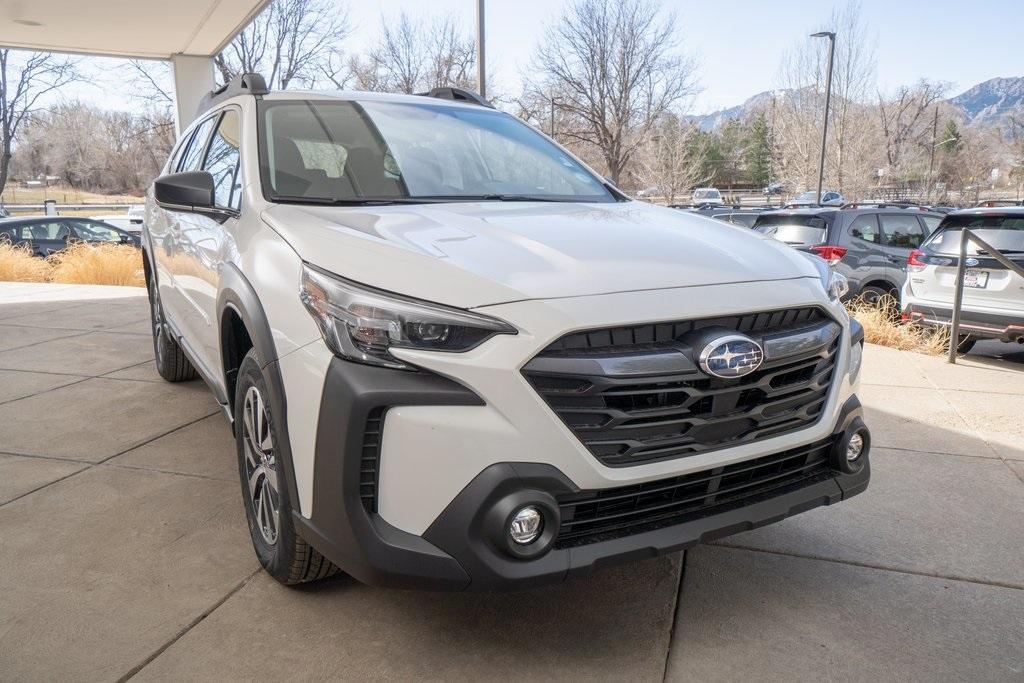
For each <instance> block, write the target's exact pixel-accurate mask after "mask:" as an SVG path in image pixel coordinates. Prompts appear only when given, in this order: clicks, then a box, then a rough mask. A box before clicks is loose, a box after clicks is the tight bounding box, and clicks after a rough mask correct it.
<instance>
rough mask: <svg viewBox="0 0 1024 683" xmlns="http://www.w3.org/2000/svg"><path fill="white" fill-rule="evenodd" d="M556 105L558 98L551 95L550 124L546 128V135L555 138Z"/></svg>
mask: <svg viewBox="0 0 1024 683" xmlns="http://www.w3.org/2000/svg"><path fill="white" fill-rule="evenodd" d="M557 105H558V98H557V97H555V96H554V95H552V96H551V125H550V127H549V128H548V136H549V137H550V138H551V139H552V140H554V139H555V107H556V106H557Z"/></svg>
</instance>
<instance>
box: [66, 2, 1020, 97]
mask: <svg viewBox="0 0 1024 683" xmlns="http://www.w3.org/2000/svg"><path fill="white" fill-rule="evenodd" d="M568 2H569V0H488V1H487V31H488V37H487V41H488V45H487V48H488V49H487V58H488V60H489V62H490V68H489V69H488V71H491V72H493V73H494V74H495V80H496V84H497V85H498V86H499V87H500V88H501V89H502V90H503V91H506V92H510V93H515V92H517V91H518V90H519V86H520V84H521V78H522V74H523V73H525V71H526V68H527V67H528V65H529V61H530V55H531V53H532V51H533V49H534V47H535V46H536V44H537V42H538V40H539V39H540V38H541V36H542V34H543V28H544V26H545V24H546V23H548V22H550V21H553V20H555V19H556V18H557V17H558V16H559V14H560V13H561V12H562V10H563V9H564V7H565V6H566V5H567V4H568ZM348 5H349V7H350V8H351V14H352V18H353V19H354V20H355V22H356V24H357V26H358V29H359V30H357V31H356V32H355V33H354V34H353V37H352V38H350V39H349V41H348V45H347V46H346V49H347V50H348V51H355V52H358V51H362V50H364V49H366V48H367V47H369V45H370V44H371V43H372V42H373V40H374V38H375V36H376V33H377V27H378V26H379V23H380V19H381V17H382V16H384V17H389V16H395V15H396V14H397V13H398V12H399V11H400V10H401V9H402V8H405V9H406V10H407V11H408V12H410V13H411V14H413V15H418V14H440V13H451V14H453V15H455V16H456V17H457V18H458V19H459V20H460V21H461V23H462V25H463V27H464V28H465V29H466V30H467V31H470V30H474V27H475V12H476V1H475V0H416V1H414V0H348ZM861 6H862V16H863V18H864V20H865V22H866V23H867V24H868V25H869V27H870V29H871V30H872V31H873V32H875V33H876V35H877V58H878V79H879V86H880V87H882V88H884V89H887V90H888V89H890V88H894V87H895V86H897V85H900V84H905V83H912V82H913V81H916V80H917V79H919V78H929V79H934V80H942V81H950V82H951V83H952V84H953V87H952V89H951V93H950V94H958V93H959V92H961V91H963V90H965V89H967V88H969V87H970V86H972V85H974V84H975V83H978V82H980V81H984V80H987V79H989V78H992V77H995V76H1022V75H1024V54H1022V53H1021V50H1020V42H1021V38H1020V32H1021V27H1022V26H1024V0H973V1H970V0H969V1H965V0H956V1H955V2H954V1H953V0H862V3H861ZM663 7H664V9H665V10H666V11H668V12H675V15H676V23H677V26H678V29H679V35H680V39H681V40H680V42H681V48H682V49H683V50H684V51H686V52H688V53H689V54H691V55H693V56H695V57H696V59H697V62H698V64H699V80H700V85H701V87H702V89H703V90H702V92H701V94H700V95H699V96H698V97H697V99H696V101H695V102H694V103H693V112H694V113H706V112H708V111H713V110H716V109H721V108H724V107H729V106H732V105H736V104H739V103H741V102H743V100H745V99H746V98H747V97H749V96H751V95H753V94H755V93H758V92H761V91H763V90H769V89H771V88H772V87H774V86H775V85H776V83H775V80H776V75H777V71H778V66H779V62H780V60H781V58H782V56H783V54H784V53H785V52H786V51H787V50H788V49H790V48H791V47H792V46H793V44H794V43H795V41H797V40H800V39H801V38H802V37H804V36H806V35H807V34H808V33H809V32H811V31H813V30H817V29H819V28H821V27H822V25H823V23H824V22H825V21H826V20H827V18H828V16H829V14H830V13H831V9H832V7H833V4H832V3H829V2H822V1H820V0H819V1H815V0H776V1H775V2H765V1H764V0H732V1H731V2H722V1H712V0H699V1H694V0H664V2H663ZM90 61H91V62H93V63H94V64H93V65H92V67H91V68H90V69H89V70H90V73H96V74H101V73H110V69H109V67H110V66H111V65H113V64H114V60H90ZM120 90H121V88H119V87H118V85H117V83H116V82H114V81H111V80H106V81H104V80H103V79H102V78H97V79H96V82H95V84H93V85H86V86H80V87H78V88H75V90H74V91H73V92H67V93H65V96H68V95H71V96H80V97H82V98H83V99H87V100H89V101H91V102H94V103H96V104H98V105H101V106H111V107H128V106H130V105H129V104H128V102H127V100H125V99H124V98H123V96H122V93H121V92H120Z"/></svg>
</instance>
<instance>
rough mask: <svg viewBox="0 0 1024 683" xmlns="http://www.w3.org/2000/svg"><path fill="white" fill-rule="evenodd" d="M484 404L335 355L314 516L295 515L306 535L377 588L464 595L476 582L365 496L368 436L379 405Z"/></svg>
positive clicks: (421, 377)
mask: <svg viewBox="0 0 1024 683" xmlns="http://www.w3.org/2000/svg"><path fill="white" fill-rule="evenodd" d="M416 405H440V406H482V405H484V401H483V400H482V399H481V398H480V397H479V396H477V395H476V394H474V393H473V392H472V391H470V390H469V389H467V388H465V387H463V386H462V385H460V384H457V383H456V382H453V381H452V380H449V379H446V378H444V377H441V376H439V375H435V374H432V373H429V372H405V371H401V370H391V369H387V368H378V367H373V366H369V365H361V364H359V363H351V362H348V361H344V360H341V359H340V358H334V359H333V360H331V363H330V366H329V367H328V369H327V376H326V378H325V380H324V388H323V397H322V400H321V402H320V414H319V420H318V426H317V434H316V460H315V463H314V475H313V510H312V513H313V514H312V517H311V518H310V519H305V518H303V517H301V516H299V515H297V514H296V515H294V520H295V523H296V525H297V526H298V527H299V529H300V530H301V531H300V533H302V535H303V537H304V538H306V540H308V541H309V542H310V543H312V544H313V545H314V547H316V549H317V550H319V551H320V552H321V553H323V554H324V555H325V556H326V557H327V558H328V559H330V560H331V561H332V562H333V563H334V564H336V565H338V566H339V567H341V569H343V570H344V571H345V572H347V573H349V574H351V575H352V576H354V577H355V578H356V579H358V580H360V581H362V582H364V583H369V584H373V585H381V586H391V587H398V588H406V587H418V588H424V587H426V588H433V589H438V590H460V589H462V588H464V587H465V586H466V585H468V584H469V577H468V576H467V575H466V572H465V571H464V570H463V569H462V567H461V566H459V563H458V562H456V561H455V560H454V559H453V558H452V557H450V556H449V555H447V554H445V553H444V552H442V551H440V550H439V549H437V548H436V547H434V546H433V545H431V543H429V542H428V541H427V540H424V539H423V538H421V537H419V536H415V535H413V534H410V533H407V532H404V531H401V530H399V529H396V528H395V527H393V526H391V525H390V524H388V523H387V522H385V521H384V520H383V519H381V518H380V516H378V515H374V514H371V513H370V512H368V511H367V510H366V508H365V507H364V505H363V503H362V500H361V498H360V495H359V493H360V492H359V483H360V466H361V457H362V446H363V431H364V429H365V425H366V418H367V416H368V415H369V413H370V411H371V410H373V409H374V408H379V407H384V408H389V407H394V406H416Z"/></svg>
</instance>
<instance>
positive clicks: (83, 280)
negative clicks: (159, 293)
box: [47, 244, 146, 287]
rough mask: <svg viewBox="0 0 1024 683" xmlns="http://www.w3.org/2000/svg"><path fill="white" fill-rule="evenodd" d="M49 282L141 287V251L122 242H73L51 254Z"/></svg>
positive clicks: (48, 259) (143, 277) (143, 285)
mask: <svg viewBox="0 0 1024 683" xmlns="http://www.w3.org/2000/svg"><path fill="white" fill-rule="evenodd" d="M47 261H48V262H49V263H50V268H51V270H50V278H49V279H50V281H51V282H62V283H66V284H76V285H129V286H133V287H145V286H146V280H145V276H144V275H143V272H142V252H141V251H140V250H138V249H136V248H135V247H133V246H130V245H126V244H74V245H72V246H70V247H68V248H67V249H65V250H63V251H60V252H57V253H56V254H53V255H52V256H50V257H49V258H47Z"/></svg>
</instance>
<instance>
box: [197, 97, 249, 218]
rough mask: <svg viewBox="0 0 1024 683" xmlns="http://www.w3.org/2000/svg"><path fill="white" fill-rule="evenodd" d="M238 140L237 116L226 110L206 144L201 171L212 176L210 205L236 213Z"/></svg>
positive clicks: (239, 184)
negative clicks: (206, 149) (207, 148)
mask: <svg viewBox="0 0 1024 683" xmlns="http://www.w3.org/2000/svg"><path fill="white" fill-rule="evenodd" d="M240 137H241V126H240V124H239V117H238V112H237V111H235V110H234V109H228V110H227V111H225V112H224V116H222V117H221V120H220V124H219V125H218V126H217V132H216V133H214V135H213V139H212V140H210V150H209V151H208V152H207V153H206V161H205V162H203V170H204V171H209V172H210V175H212V176H213V201H214V204H216V205H217V206H222V207H226V208H231V209H235V210H237V209H238V208H239V207H240V206H241V192H240V190H241V182H240V180H239V177H238V158H239V155H238V147H239V140H240Z"/></svg>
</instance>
